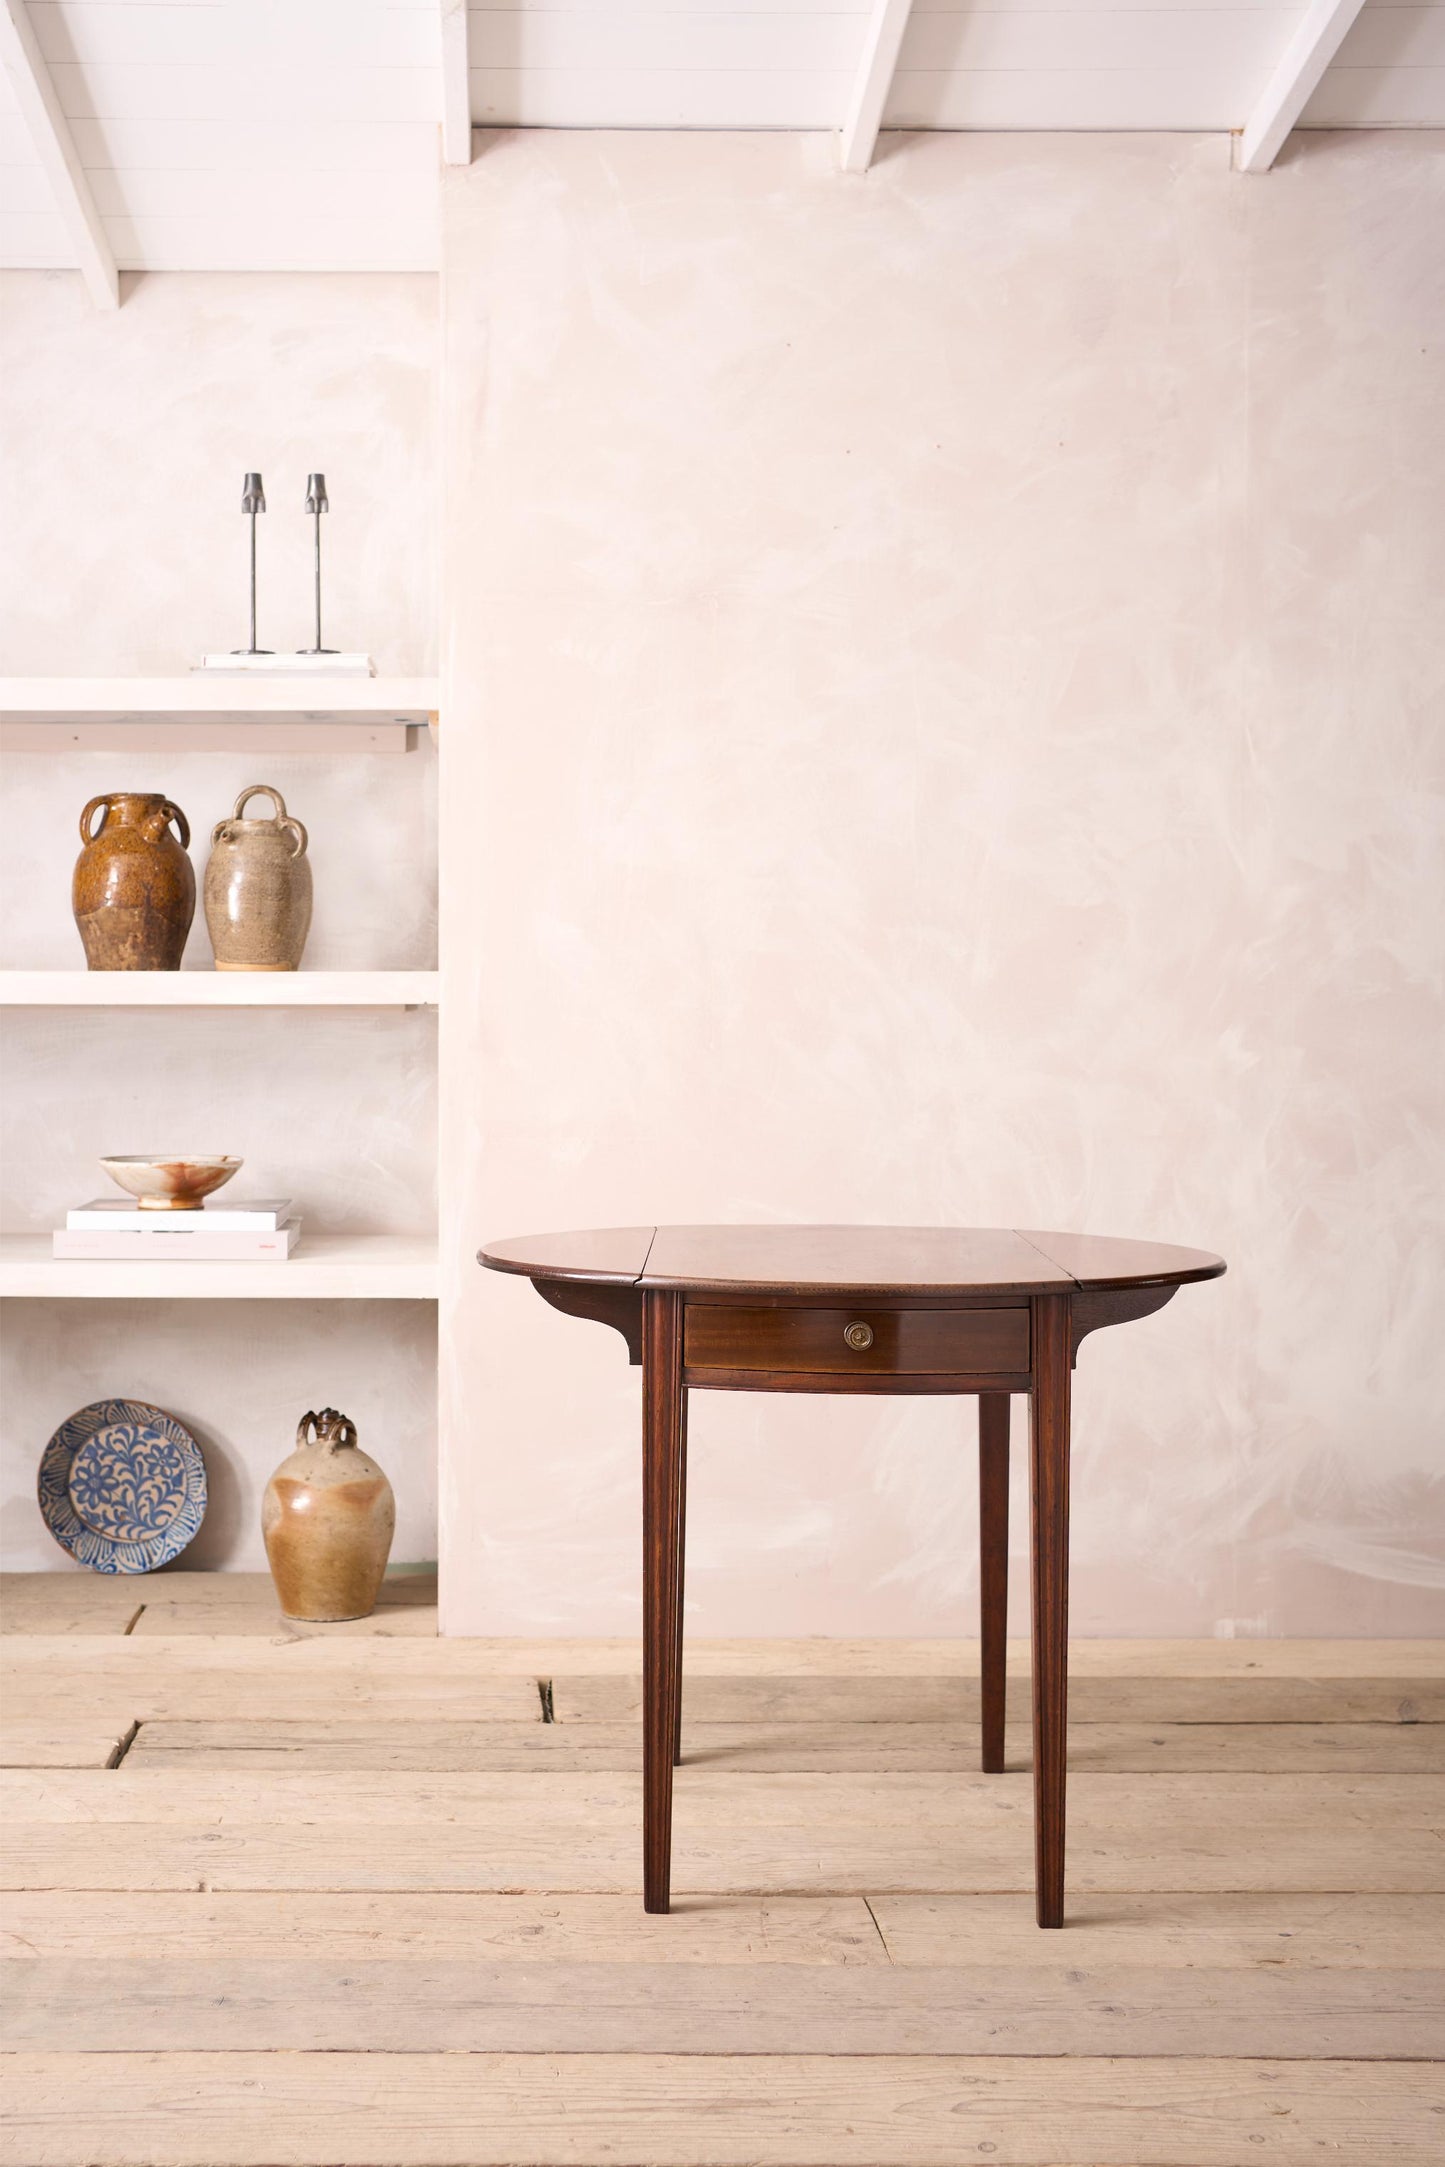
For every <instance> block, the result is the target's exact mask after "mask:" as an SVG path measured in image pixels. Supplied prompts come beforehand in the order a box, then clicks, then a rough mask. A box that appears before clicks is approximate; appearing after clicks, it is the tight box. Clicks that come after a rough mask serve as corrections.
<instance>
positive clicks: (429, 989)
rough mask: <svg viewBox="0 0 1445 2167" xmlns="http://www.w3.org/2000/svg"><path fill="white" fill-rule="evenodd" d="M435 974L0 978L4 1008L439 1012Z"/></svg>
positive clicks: (27, 974) (1, 974)
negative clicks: (400, 1010)
mask: <svg viewBox="0 0 1445 2167" xmlns="http://www.w3.org/2000/svg"><path fill="white" fill-rule="evenodd" d="M437 986H438V974H437V973H436V972H435V971H83V970H73V971H0V1008H434V1007H435V1006H436V1001H437Z"/></svg>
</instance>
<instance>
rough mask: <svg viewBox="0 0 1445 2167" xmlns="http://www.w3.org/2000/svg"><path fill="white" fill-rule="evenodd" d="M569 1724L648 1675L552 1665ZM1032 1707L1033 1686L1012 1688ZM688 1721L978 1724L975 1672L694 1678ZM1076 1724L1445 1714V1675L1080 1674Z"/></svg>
mask: <svg viewBox="0 0 1445 2167" xmlns="http://www.w3.org/2000/svg"><path fill="white" fill-rule="evenodd" d="M551 1685H552V1706H553V1710H554V1715H555V1720H556V1721H557V1722H558V1723H625V1722H640V1721H641V1716H642V1681H641V1679H640V1678H626V1677H612V1678H607V1677H576V1676H569V1675H567V1674H566V1673H564V1672H559V1671H555V1670H554V1671H553V1672H552V1673H551ZM1010 1698H1011V1701H1012V1705H1013V1707H1014V1708H1016V1709H1017V1710H1018V1711H1019V1712H1020V1713H1026V1711H1027V1708H1028V1690H1027V1686H1026V1684H1025V1683H1024V1681H1022V1680H1021V1681H1020V1682H1019V1683H1018V1685H1016V1686H1015V1687H1014V1688H1013V1690H1012V1693H1011V1696H1010ZM682 1708H683V1722H684V1723H685V1724H686V1723H688V1722H696V1723H830V1724H834V1723H977V1721H978V1718H979V1712H980V1706H979V1687H978V1681H977V1680H976V1679H974V1678H933V1677H896V1678H889V1677H879V1676H874V1677H869V1678H858V1679H852V1678H831V1677H828V1678H815V1677H808V1678H766V1677H752V1678H749V1677H719V1678H691V1679H687V1680H686V1681H685V1682H684V1685H683V1693H682ZM1069 1713H1070V1715H1071V1717H1072V1719H1073V1720H1074V1722H1076V1723H1132V1722H1143V1723H1150V1722H1172V1723H1440V1722H1445V1680H1437V1679H1431V1678H1412V1677H1403V1676H1402V1677H1380V1678H1359V1677H1330V1676H1320V1677H1314V1678H1274V1677H1266V1676H1260V1675H1256V1674H1254V1673H1241V1674H1239V1675H1237V1676H1227V1677H1219V1678H1172V1677H1158V1678H1155V1677H1149V1676H1146V1675H1140V1676H1136V1677H1099V1678H1095V1677H1089V1676H1077V1675H1076V1676H1074V1677H1072V1678H1071V1680H1070V1685H1069Z"/></svg>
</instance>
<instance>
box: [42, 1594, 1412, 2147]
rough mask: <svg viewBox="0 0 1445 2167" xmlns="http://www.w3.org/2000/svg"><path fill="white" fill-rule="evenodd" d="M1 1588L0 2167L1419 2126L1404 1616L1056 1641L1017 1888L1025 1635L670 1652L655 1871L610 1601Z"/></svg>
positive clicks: (1185, 2138) (626, 1676)
mask: <svg viewBox="0 0 1445 2167" xmlns="http://www.w3.org/2000/svg"><path fill="white" fill-rule="evenodd" d="M3 1592H4V1594H5V1596H6V1598H7V1599H6V1600H4V1602H3V1604H0V1624H3V1625H4V1628H5V1631H6V1634H7V1637H6V1638H5V1640H4V1641H3V1644H0V1688H3V1702H0V1708H3V1718H4V1721H3V1728H0V1746H3V1752H0V1762H3V1768H0V1800H3V1811H4V1829H5V1841H4V1854H3V1875H0V1879H3V1883H4V1886H5V1889H6V1892H7V1893H6V1894H5V1896H4V1898H3V1936H0V1957H3V1961H0V1994H3V2001H4V2009H5V2014H4V2045H5V2048H6V2050H7V2062H8V2071H7V2075H6V2080H5V2097H6V2116H5V2124H4V2139H3V2146H4V2149H3V2155H0V2156H3V2159H4V2160H5V2161H7V2162H9V2163H11V2167H130V2163H134V2167H489V2163H495V2167H509V2163H518V2167H563V2163H573V2167H604V2163H605V2167H733V2163H736V2167H745V2163H777V2167H895V2163H896V2167H932V2163H938V2167H945V2163H946V2167H959V2163H961V2162H963V2161H965V2160H978V2159H984V2160H987V2161H990V2162H996V2163H1001V2167H1010V2163H1013V2167H1254V2163H1256V2162H1265V2163H1268V2162H1276V2163H1284V2167H1292V2163H1295V2162H1299V2163H1301V2167H1302V2163H1304V2162H1306V2161H1308V2162H1310V2163H1312V2167H1313V2163H1317V2162H1320V2161H1322V2160H1324V2159H1326V2158H1327V2159H1329V2160H1330V2161H1332V2162H1337V2163H1341V2167H1365V2163H1369V2167H1375V2163H1377V2162H1383V2161H1385V2160H1387V2159H1388V2160H1389V2161H1390V2162H1392V2167H1393V2163H1400V2167H1413V2163H1416V2162H1420V2163H1424V2162H1426V2161H1429V2162H1431V2163H1432V2167H1435V2163H1438V2162H1439V2160H1440V2159H1441V2158H1442V2157H1445V2086H1442V2082H1441V2073H1440V2066H1439V2059H1438V2057H1439V2053H1440V2049H1441V2046H1442V2043H1445V1973H1442V1970H1441V1964H1442V1953H1441V1952H1442V1950H1445V1652H1442V1649H1441V1647H1440V1646H1437V1645H1436V1644H1433V1643H1420V1642H1410V1643H1405V1642H1394V1643H1389V1644H1384V1643H1375V1644H1370V1643H1364V1642H1299V1643H1293V1644H1290V1643H1282V1642H1270V1643H1264V1642H1237V1641H1236V1642H1220V1643H1198V1642H1173V1643H1171V1642H1163V1643H1160V1642H1133V1643H1119V1642H1115V1643H1106V1642H1097V1641H1095V1642H1082V1643H1079V1644H1078V1645H1077V1647H1076V1648H1075V1650H1074V1651H1073V1676H1074V1680H1075V1691H1074V1696H1073V1709H1072V1716H1073V1722H1072V1727H1071V1734H1070V1754H1071V1766H1072V1770H1073V1777H1072V1781H1071V1786H1070V1902H1069V1913H1068V1925H1067V1927H1066V1929H1065V1931H1064V1932H1063V1933H1061V1934H1041V1933H1039V1932H1038V1930H1037V1929H1036V1928H1035V1927H1034V1925H1033V1921H1032V1902H1031V1895H1030V1882H1031V1874H1032V1839H1031V1795H1030V1778H1029V1772H1028V1760H1029V1739H1028V1733H1027V1727H1026V1715H1027V1698H1028V1686H1027V1650H1026V1649H1023V1648H1019V1649H1016V1650H1014V1651H1012V1654H1011V1662H1010V1670H1011V1674H1012V1677H1013V1678H1014V1680H1015V1681H1016V1683H1015V1684H1014V1685H1013V1686H1012V1688H1011V1701H1012V1708H1011V1713H1012V1714H1013V1716H1014V1718H1015V1722H1014V1725H1013V1727H1011V1729H1010V1732H1009V1739H1008V1769H1007V1772H1006V1773H1004V1774H1003V1775H999V1776H989V1777H985V1776H982V1775H980V1774H979V1773H978V1770H977V1743H978V1741H977V1728H976V1725H977V1667H978V1665H977V1649H976V1647H975V1646H974V1645H972V1644H970V1643H966V1642H954V1643H942V1642H932V1643H930V1642H873V1643H863V1642H847V1643H843V1642H820V1641H809V1642H794V1643H785V1642H772V1643H762V1642H730V1643H706V1642H702V1643H699V1644H697V1645H696V1646H695V1647H692V1648H690V1649H689V1652H688V1682H687V1692H686V1703H685V1718H684V1721H685V1737H684V1751H685V1764H684V1766H683V1767H682V1769H680V1770H679V1772H678V1788H677V1839H676V1856H675V1886H676V1888H677V1890H678V1892H679V1894H678V1901H677V1908H676V1909H675V1911H674V1912H673V1914H672V1915H671V1916H670V1917H668V1918H665V1919H656V1918H648V1917H646V1916H645V1915H644V1913H643V1912H642V1909H641V1903H640V1898H639V1895H638V1877H639V1872H640V1856H641V1839H640V1826H639V1817H640V1783H639V1777H638V1760H639V1723H638V1681H637V1675H636V1672H637V1658H636V1648H635V1646H634V1645H633V1644H632V1643H629V1642H602V1641H594V1642H588V1643H552V1644H549V1643H538V1642H521V1641H516V1642H505V1641H471V1642H460V1641H445V1642H443V1641H438V1640H437V1639H436V1638H435V1637H434V1636H435V1627H436V1612H435V1591H434V1587H433V1586H432V1585H431V1584H430V1583H429V1582H428V1581H427V1580H426V1579H425V1577H424V1576H407V1577H406V1578H404V1579H398V1580H393V1581H389V1582H388V1586H387V1594H386V1600H385V1602H384V1604H383V1606H382V1607H381V1608H380V1609H379V1611H378V1614H377V1616H376V1618H375V1619H374V1620H372V1621H368V1625H367V1627H366V1628H357V1627H349V1628H344V1629H340V1630H333V1631H311V1632H300V1631H297V1630H295V1629H293V1628H291V1627H288V1626H286V1625H284V1624H283V1622H282V1621H281V1620H280V1619H279V1617H278V1616H277V1614H276V1611H275V1608H274V1604H273V1602H272V1600H271V1596H270V1588H269V1583H268V1582H267V1581H265V1580H264V1579H261V1578H253V1577H251V1576H240V1575H216V1576H206V1575H199V1574H184V1573H168V1574H164V1575H161V1576H158V1577H157V1579H155V1580H154V1581H129V1582H116V1581H107V1580H101V1579H93V1578H91V1577H89V1576H82V1575H79V1574H54V1575H43V1576H35V1577H32V1578H29V1579H26V1580H24V1581H21V1582H12V1583H10V1584H9V1587H8V1589H6V1590H5V1591H3Z"/></svg>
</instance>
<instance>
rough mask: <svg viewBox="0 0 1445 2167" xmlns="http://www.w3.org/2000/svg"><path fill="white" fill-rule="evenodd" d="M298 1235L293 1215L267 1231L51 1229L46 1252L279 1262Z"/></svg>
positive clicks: (147, 1259)
mask: <svg viewBox="0 0 1445 2167" xmlns="http://www.w3.org/2000/svg"><path fill="white" fill-rule="evenodd" d="M300 1234H301V1221H300V1220H299V1219H288V1220H287V1221H286V1224H285V1225H284V1226H283V1227H278V1228H277V1229H276V1230H275V1232H274V1233H270V1234H266V1233H261V1232H257V1233H252V1234H211V1233H202V1232H199V1231H197V1232H196V1233H187V1232H176V1233H172V1232H170V1231H169V1230H165V1231H156V1232H152V1231H151V1230H150V1229H149V1228H147V1229H146V1231H145V1232H144V1233H143V1234H141V1233H137V1234H128V1233H125V1232H118V1233H112V1234H105V1233H96V1232H93V1231H92V1232H83V1233H78V1234H77V1233H72V1232H70V1231H69V1230H68V1229H64V1230H63V1229H61V1228H57V1229H56V1231H55V1233H54V1234H52V1236H51V1237H50V1251H51V1255H52V1256H56V1257H62V1258H68V1259H71V1260H74V1259H76V1258H82V1257H84V1258H89V1259H92V1260H94V1259H97V1258H98V1259H100V1260H102V1261H103V1262H107V1263H114V1264H136V1263H144V1264H156V1263H165V1264H225V1263H231V1264H247V1263H249V1264H284V1263H285V1261H286V1259H287V1257H289V1256H290V1254H291V1252H292V1250H293V1249H294V1248H295V1247H296V1244H297V1241H298V1240H299V1238H300Z"/></svg>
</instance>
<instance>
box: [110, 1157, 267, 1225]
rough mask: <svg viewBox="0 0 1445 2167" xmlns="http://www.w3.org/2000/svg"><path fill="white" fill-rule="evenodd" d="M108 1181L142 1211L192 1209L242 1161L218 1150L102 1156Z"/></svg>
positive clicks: (227, 1179)
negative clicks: (173, 1154) (115, 1183)
mask: <svg viewBox="0 0 1445 2167" xmlns="http://www.w3.org/2000/svg"><path fill="white" fill-rule="evenodd" d="M100 1163H101V1165H102V1166H103V1167H104V1168H105V1170H106V1172H107V1173H108V1174H109V1176H110V1178H111V1180H112V1181H118V1182H119V1183H120V1186H121V1187H122V1189H125V1190H126V1191H127V1192H128V1193H129V1194H130V1195H131V1196H133V1197H136V1198H137V1199H138V1200H139V1203H140V1208H141V1210H142V1211H195V1210H196V1209H197V1208H198V1207H199V1206H200V1204H201V1203H202V1202H203V1201H204V1200H205V1198H206V1197H208V1196H209V1195H210V1193H211V1191H212V1190H213V1189H219V1188H220V1187H221V1186H222V1184H223V1183H224V1182H227V1181H229V1180H230V1178H231V1176H232V1175H233V1174H234V1173H235V1172H236V1170H237V1168H238V1167H239V1166H240V1165H241V1164H242V1161H241V1160H240V1159H228V1158H225V1157H224V1156H222V1155H221V1154H220V1153H218V1152H211V1151H203V1152H197V1153H193V1154H192V1155H191V1156H189V1157H182V1156H181V1155H179V1154H177V1156H176V1157H175V1158H159V1157H157V1158H153V1159H139V1158H123V1159H102V1160H101V1162H100Z"/></svg>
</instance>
